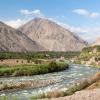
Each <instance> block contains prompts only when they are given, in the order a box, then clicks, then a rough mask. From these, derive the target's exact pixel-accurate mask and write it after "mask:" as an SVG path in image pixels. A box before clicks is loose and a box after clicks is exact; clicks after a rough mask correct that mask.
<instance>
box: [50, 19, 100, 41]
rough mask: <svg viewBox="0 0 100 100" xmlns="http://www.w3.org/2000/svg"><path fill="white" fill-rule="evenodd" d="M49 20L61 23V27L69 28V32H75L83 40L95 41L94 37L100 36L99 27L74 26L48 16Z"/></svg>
mask: <svg viewBox="0 0 100 100" xmlns="http://www.w3.org/2000/svg"><path fill="white" fill-rule="evenodd" d="M49 20H51V21H54V22H56V23H57V24H59V25H61V26H62V27H64V28H66V29H68V30H70V31H71V32H73V33H75V34H76V35H77V36H79V37H81V38H82V39H84V40H85V41H88V42H89V43H91V42H93V41H95V39H96V38H98V37H100V27H94V28H84V27H75V26H71V25H68V24H64V23H61V22H59V21H57V20H56V19H54V18H49Z"/></svg>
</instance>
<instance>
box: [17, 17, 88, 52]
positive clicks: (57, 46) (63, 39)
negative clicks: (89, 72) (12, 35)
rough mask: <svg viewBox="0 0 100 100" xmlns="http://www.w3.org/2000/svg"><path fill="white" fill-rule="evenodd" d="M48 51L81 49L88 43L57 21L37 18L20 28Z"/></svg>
mask: <svg viewBox="0 0 100 100" xmlns="http://www.w3.org/2000/svg"><path fill="white" fill-rule="evenodd" d="M19 30H20V31H22V32H23V33H25V34H26V35H27V36H28V37H29V38H30V39H32V40H33V41H34V40H35V41H36V42H37V43H39V44H40V45H41V46H43V47H44V48H46V50H47V51H80V50H82V49H83V48H84V47H86V46H87V43H86V42H85V41H84V40H82V39H80V38H79V37H78V36H76V35H75V34H74V33H72V32H70V31H69V30H67V29H65V28H63V27H62V26H60V25H58V24H56V23H55V22H53V21H51V20H48V19H43V18H35V19H33V20H31V21H30V22H28V23H26V24H25V25H23V26H21V27H20V28H19Z"/></svg>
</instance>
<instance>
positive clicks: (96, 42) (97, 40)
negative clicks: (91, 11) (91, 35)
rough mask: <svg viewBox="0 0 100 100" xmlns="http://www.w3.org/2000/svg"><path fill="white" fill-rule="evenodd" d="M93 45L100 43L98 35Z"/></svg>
mask: <svg viewBox="0 0 100 100" xmlns="http://www.w3.org/2000/svg"><path fill="white" fill-rule="evenodd" d="M92 45H93V46H94V45H100V37H98V38H97V39H96V41H95V42H94V43H93V44H92Z"/></svg>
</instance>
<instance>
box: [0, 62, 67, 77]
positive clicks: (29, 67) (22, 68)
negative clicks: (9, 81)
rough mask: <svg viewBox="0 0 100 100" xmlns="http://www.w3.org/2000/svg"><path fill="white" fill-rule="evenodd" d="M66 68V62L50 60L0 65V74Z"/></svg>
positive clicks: (56, 70)
mask: <svg viewBox="0 0 100 100" xmlns="http://www.w3.org/2000/svg"><path fill="white" fill-rule="evenodd" d="M67 68H68V64H66V63H64V62H61V63H56V62H53V61H52V62H50V63H49V64H25V65H16V66H11V67H9V66H7V65H0V76H31V75H38V74H45V73H51V72H58V71H62V70H65V69H67Z"/></svg>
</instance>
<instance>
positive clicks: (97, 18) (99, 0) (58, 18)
mask: <svg viewBox="0 0 100 100" xmlns="http://www.w3.org/2000/svg"><path fill="white" fill-rule="evenodd" d="M35 17H41V18H47V19H50V20H52V21H55V22H57V23H58V24H60V25H62V26H63V27H65V28H67V29H69V30H70V31H72V32H74V33H76V34H77V35H79V36H80V37H81V38H83V39H84V40H86V41H88V42H92V41H94V40H95V39H96V38H98V37H100V0H0V21H3V22H5V23H6V24H8V25H10V26H12V27H14V28H18V27H20V26H21V25H23V24H25V23H26V22H28V21H29V20H31V19H33V18H35Z"/></svg>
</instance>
